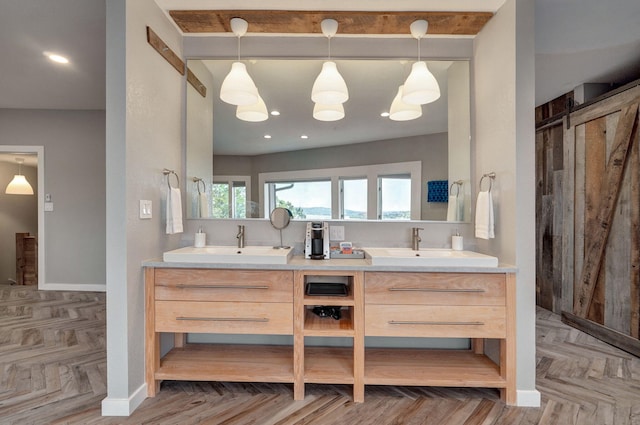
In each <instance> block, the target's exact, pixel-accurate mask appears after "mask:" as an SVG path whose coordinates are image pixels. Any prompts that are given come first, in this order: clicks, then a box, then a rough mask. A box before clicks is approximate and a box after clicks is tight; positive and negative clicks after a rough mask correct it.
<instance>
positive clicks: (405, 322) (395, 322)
mask: <svg viewBox="0 0 640 425" xmlns="http://www.w3.org/2000/svg"><path fill="white" fill-rule="evenodd" d="M389 324H390V325H429V326H432V325H442V326H452V325H453V326H482V325H484V322H421V321H413V320H390V321H389Z"/></svg>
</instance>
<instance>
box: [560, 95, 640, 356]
mask: <svg viewBox="0 0 640 425" xmlns="http://www.w3.org/2000/svg"><path fill="white" fill-rule="evenodd" d="M639 103H640V87H636V88H633V89H629V90H627V91H624V92H622V93H619V94H617V95H615V96H612V97H609V98H607V99H605V100H602V101H600V102H598V103H595V104H593V105H590V106H587V107H585V108H581V109H579V110H578V111H576V112H573V113H571V114H570V115H569V116H568V118H567V117H565V121H564V128H565V133H564V152H563V159H564V165H563V168H564V175H563V185H564V189H563V217H562V218H563V232H564V233H563V236H562V247H563V264H562V269H563V270H562V274H563V278H562V310H563V318H564V320H565V321H566V322H568V323H570V324H572V325H574V326H576V327H579V328H581V329H583V330H585V331H587V332H589V333H591V334H593V335H595V336H597V337H598V338H600V339H603V340H605V341H607V342H610V343H612V344H614V345H617V346H620V347H621V348H623V349H626V350H627V351H632V352H636V353H640V344H638V337H639V333H640V322H639V309H640V283H639V276H640V274H639V273H640V270H639V267H640V260H639V257H640V250H639V239H640V238H639V234H638V233H639V232H640V228H639V222H640V190H639V188H640V182H639V180H640V152H639V149H638V143H639V138H638V116H639V112H638V105H639Z"/></svg>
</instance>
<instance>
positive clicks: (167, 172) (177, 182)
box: [162, 168, 180, 189]
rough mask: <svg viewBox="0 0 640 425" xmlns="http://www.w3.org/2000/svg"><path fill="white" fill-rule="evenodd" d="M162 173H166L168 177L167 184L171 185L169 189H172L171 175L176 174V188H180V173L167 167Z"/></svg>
mask: <svg viewBox="0 0 640 425" xmlns="http://www.w3.org/2000/svg"><path fill="white" fill-rule="evenodd" d="M162 174H164V175H165V176H168V177H167V186H169V189H171V181H170V177H171V175H174V176H176V189H179V188H180V177H178V175H177V174H176V172H175V171H173V170H169V169H168V168H165V169H164V170H162Z"/></svg>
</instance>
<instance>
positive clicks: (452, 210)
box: [447, 195, 458, 221]
mask: <svg viewBox="0 0 640 425" xmlns="http://www.w3.org/2000/svg"><path fill="white" fill-rule="evenodd" d="M447 221H458V197H457V196H455V195H449V203H448V205H447Z"/></svg>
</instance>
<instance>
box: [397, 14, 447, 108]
mask: <svg viewBox="0 0 640 425" xmlns="http://www.w3.org/2000/svg"><path fill="white" fill-rule="evenodd" d="M428 27H429V23H428V22H427V21H425V20H423V19H420V20H417V21H414V22H413V23H412V24H411V27H410V29H411V35H412V36H413V38H415V39H416V40H418V61H417V62H416V63H414V64H413V66H412V67H411V73H410V74H409V76H408V77H407V80H406V81H405V82H404V89H403V95H402V100H403V101H404V102H405V103H409V104H413V105H424V104H426V103H431V102H434V101H436V100H438V98H439V97H440V87H439V86H438V82H437V81H436V78H435V77H434V76H433V74H432V73H431V72H430V71H429V68H427V63H426V62H425V61H421V60H420V39H422V38H423V37H424V36H425V34H426V33H427V28H428Z"/></svg>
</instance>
